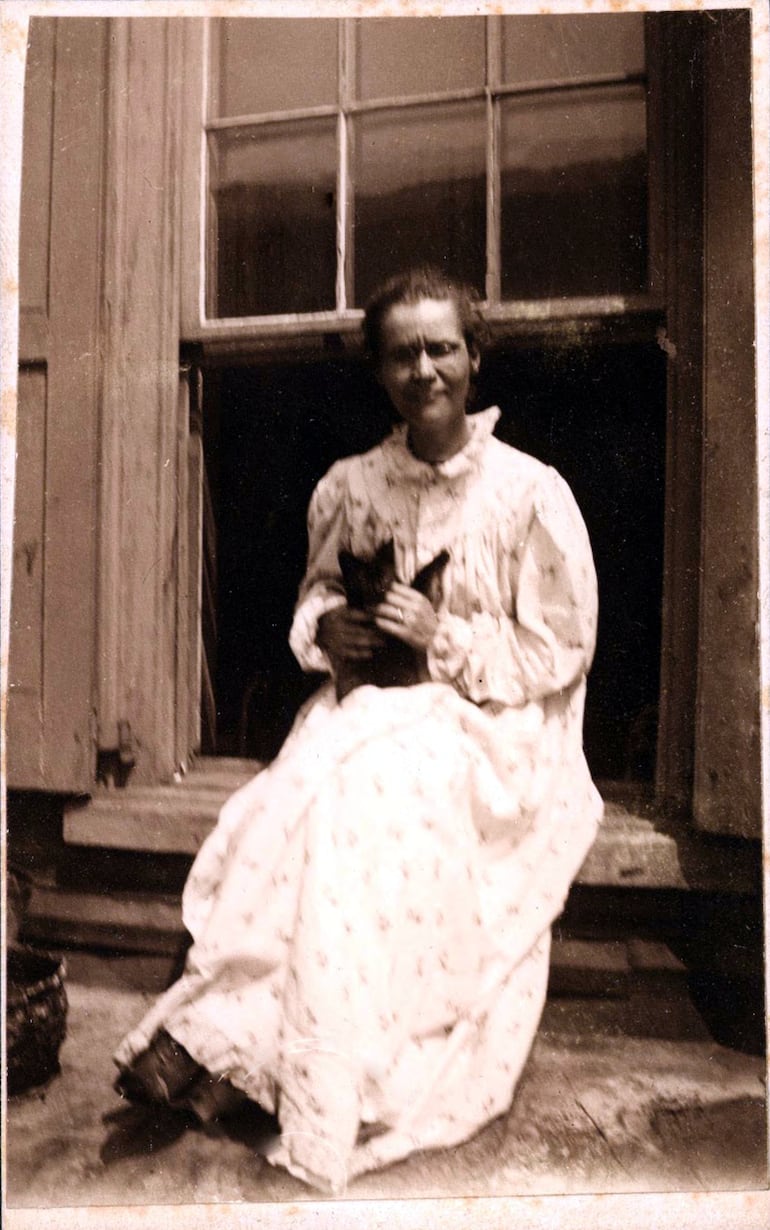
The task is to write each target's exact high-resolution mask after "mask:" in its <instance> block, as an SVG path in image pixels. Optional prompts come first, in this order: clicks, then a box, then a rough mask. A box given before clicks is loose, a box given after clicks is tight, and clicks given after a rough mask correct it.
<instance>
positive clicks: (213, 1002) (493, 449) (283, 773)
mask: <svg viewBox="0 0 770 1230" xmlns="http://www.w3.org/2000/svg"><path fill="white" fill-rule="evenodd" d="M497 416H498V411H497V410H496V409H491V410H487V411H484V412H483V413H481V414H478V415H474V416H472V417H471V418H469V426H470V429H471V434H470V440H469V443H468V445H467V446H466V447H465V449H463V450H462V452H461V453H458V454H456V455H455V456H454V457H452V458H450V459H449V461H447V462H444V463H439V464H438V465H435V466H431V465H428V464H426V463H423V462H420V461H418V460H417V459H416V458H414V457H413V456H412V454H411V453H410V452H409V450H408V447H407V443H406V437H405V433H404V430H403V429H399V428H397V429H396V431H395V432H394V433H393V435H392V436H391V437H390V438H389V439H388V440H387V441H385V443H384V444H383V445H381V446H379V447H378V448H376V449H374V450H372V452H370V453H368V454H365V455H363V456H361V457H353V458H348V459H346V460H344V461H341V462H338V463H337V464H336V465H335V466H334V467H332V469H331V471H330V472H329V473H328V474H327V476H326V477H325V478H324V479H323V480H322V481H321V483H320V484H319V486H318V488H317V489H316V492H315V494H314V496H313V500H312V502H311V508H310V512H309V538H310V545H309V559H308V569H307V574H306V577H305V580H304V582H303V586H302V589H301V593H300V599H299V602H298V606H297V610H296V614H295V620H294V624H293V627H292V632H291V644H292V647H293V649H294V652H295V653H296V655H297V657H298V658H299V660H300V662H301V663H302V665H303V666H305V667H306V668H307V669H314V670H318V669H329V664H328V662H326V660H325V658H324V655H323V654H322V653H321V651H320V650H319V648H318V647H317V646H316V644H315V630H316V625H317V620H318V618H319V616H320V614H321V613H322V612H323V611H324V610H328V609H330V608H331V607H332V606H334V605H336V604H339V603H340V602H342V601H344V596H343V593H342V589H341V582H340V577H339V569H338V565H337V552H338V550H339V549H340V547H342V546H344V547H346V548H348V549H349V550H351V551H353V552H354V553H355V554H357V555H368V554H371V553H373V551H374V550H375V549H376V547H377V546H379V545H380V544H381V543H382V542H383V541H385V540H386V539H388V538H391V537H392V538H393V539H394V541H395V544H396V561H397V566H398V570H399V575H401V576H411V575H413V573H414V572H415V571H417V569H418V568H420V567H421V566H422V565H423V564H425V563H426V562H427V561H428V560H429V559H431V558H433V556H434V555H436V554H437V553H438V551H440V550H441V549H442V548H444V547H446V548H447V549H448V550H449V552H450V556H451V559H450V563H449V565H448V566H447V569H446V571H445V574H444V581H443V600H442V604H441V607H440V610H439V630H438V634H437V636H436V638H435V640H434V643H433V646H432V648H431V651H430V654H429V667H430V674H431V682H428V683H424V684H420V685H418V686H416V687H412V688H389V689H382V690H380V689H377V688H374V687H368V686H365V687H360V688H357V689H356V690H355V691H353V692H351V693H350V694H349V695H348V696H347V697H346V698H345V699H344V700H343V701H342V702H341V703H339V704H338V703H337V702H336V700H335V696H334V689H333V685H332V684H331V683H329V684H327V685H326V686H324V687H323V688H322V689H321V690H320V692H318V693H317V694H316V696H315V697H313V698H311V700H310V701H309V702H308V703H307V705H306V706H305V708H304V709H303V711H302V712H301V713H300V714H299V716H298V718H297V720H296V722H295V725H294V728H293V730H292V732H291V734H290V735H289V738H288V739H287V741H286V743H285V744H284V747H283V749H282V750H281V753H280V755H279V756H278V758H277V759H276V760H275V761H274V762H273V763H272V764H271V765H270V766H268V768H267V769H265V770H264V771H263V772H262V773H260V774H259V775H258V776H257V777H255V778H254V779H253V780H252V781H251V782H250V783H248V784H247V785H246V786H245V787H243V789H241V790H240V791H238V792H237V793H236V794H235V795H234V796H233V797H232V798H231V799H229V800H228V802H227V803H226V804H225V806H224V808H223V810H222V813H221V815H220V819H219V822H218V824H217V827H216V828H215V830H214V831H213V832H212V834H211V835H210V836H209V838H208V839H207V841H206V842H205V843H204V845H203V847H202V849H201V851H200V853H199V855H198V858H197V859H196V862H195V864H194V866H193V869H192V871H191V874H190V877H189V879H188V882H187V885H186V888H185V892H184V898H183V911H184V920H185V924H186V926H187V927H188V929H189V931H190V933H191V935H192V937H193V941H194V942H193V945H192V947H191V949H190V952H189V954H188V959H187V965H186V969H185V972H184V974H183V976H182V978H181V979H180V980H179V981H178V982H177V983H176V984H175V985H174V986H173V987H172V988H171V989H170V990H169V991H168V992H166V994H165V995H163V996H162V997H161V998H160V999H159V1000H158V1002H157V1003H156V1004H155V1006H154V1007H153V1008H152V1009H151V1011H150V1012H149V1014H148V1015H147V1017H145V1019H144V1020H143V1021H142V1022H141V1023H140V1025H139V1026H138V1027H137V1028H136V1029H135V1030H134V1031H133V1032H132V1033H131V1034H130V1035H129V1036H128V1037H127V1038H126V1039H124V1041H123V1043H122V1044H121V1047H120V1049H119V1051H118V1053H117V1055H116V1059H117V1060H118V1062H120V1063H128V1062H130V1060H131V1059H132V1058H133V1057H134V1056H135V1055H136V1054H137V1053H138V1052H139V1051H141V1050H142V1049H143V1047H144V1046H146V1045H147V1043H148V1041H149V1039H150V1037H151V1036H152V1034H153V1032H154V1031H155V1029H157V1028H158V1027H159V1026H161V1025H163V1026H165V1028H166V1029H167V1030H168V1031H169V1032H170V1033H171V1034H172V1035H173V1036H174V1037H176V1038H177V1039H178V1040H179V1041H180V1042H181V1043H182V1044H183V1045H184V1046H185V1047H186V1049H187V1050H188V1051H189V1052H190V1053H191V1055H192V1056H193V1057H194V1058H195V1059H196V1060H197V1061H198V1062H199V1063H202V1064H203V1065H205V1066H206V1067H207V1068H208V1069H209V1070H210V1071H212V1072H214V1073H217V1074H222V1075H224V1076H227V1077H228V1078H229V1079H230V1080H231V1081H232V1083H233V1084H234V1085H236V1086H237V1087H238V1088H240V1089H243V1090H244V1091H245V1092H246V1093H247V1094H249V1096H250V1097H252V1098H253V1099H254V1100H255V1101H257V1102H259V1103H260V1104H261V1105H262V1106H264V1107H265V1108H266V1109H267V1110H270V1111H274V1112H275V1113H277V1115H278V1117H279V1120H280V1124H281V1137H280V1141H279V1143H278V1145H277V1147H276V1149H275V1150H274V1152H273V1153H272V1154H271V1155H270V1160H271V1161H273V1162H274V1163H275V1164H280V1165H283V1166H286V1167H287V1168H288V1169H289V1170H290V1171H292V1172H293V1173H294V1174H296V1175H299V1176H300V1177H301V1178H303V1179H305V1180H306V1181H307V1182H309V1183H311V1184H314V1185H316V1186H319V1187H322V1188H324V1189H326V1190H330V1191H332V1192H335V1193H340V1192H342V1191H343V1190H344V1188H345V1186H346V1184H347V1183H348V1181H349V1180H350V1179H351V1178H352V1177H354V1176H355V1175H356V1174H359V1173H361V1172H363V1171H365V1170H367V1169H371V1168H374V1167H377V1166H381V1165H384V1164H387V1163H388V1162H391V1161H394V1160H396V1159H398V1158H401V1157H404V1156H405V1155H407V1154H408V1153H410V1152H412V1151H413V1150H415V1149H420V1148H427V1147H436V1146H441V1145H451V1144H454V1143H457V1142H458V1141H461V1140H464V1139H467V1137H468V1136H470V1135H471V1134H472V1133H473V1132H474V1131H476V1130H477V1129H478V1128H479V1127H481V1126H482V1125H483V1124H484V1123H486V1122H488V1121H489V1120H490V1119H491V1118H493V1117H494V1116H495V1115H498V1114H500V1113H501V1112H502V1111H504V1110H505V1109H506V1108H507V1107H508V1106H509V1104H510V1102H511V1099H512V1096H513V1091H514V1088H515V1085H516V1081H517V1080H518V1077H519V1075H520V1073H521V1070H522V1067H523V1065H524V1063H525V1061H526V1058H527V1054H528V1052H529V1049H530V1046H531V1043H532V1040H533V1037H534V1034H535V1031H536V1029H537V1024H538V1020H539V1016H540V1013H541V1010H542V1006H543V1002H544V998H545V991H546V983H547V975H548V954H549V941H550V924H551V922H552V921H553V919H554V918H555V917H556V916H557V915H558V914H559V912H560V911H561V908H562V905H563V902H564V899H565V896H566V893H567V891H568V889H569V885H570V883H571V881H572V879H573V878H574V876H575V874H576V873H577V871H578V870H579V868H580V865H581V863H582V861H583V859H584V857H585V855H586V853H587V851H588V848H589V846H590V844H591V842H592V840H593V837H594V835H595V831H596V826H597V823H598V821H599V819H600V816H601V801H600V799H599V796H598V794H597V792H596V790H595V788H594V786H593V784H592V782H591V779H590V776H589V773H588V769H587V766H586V764H585V760H584V757H583V752H582V716H583V702H584V693H585V675H586V671H587V670H588V667H589V665H590V660H591V655H592V652H593V645H594V637H595V628H596V584H595V575H594V569H593V563H592V559H591V553H590V548H589V545H588V540H587V536H586V532H585V528H584V526H583V522H582V519H581V518H580V515H579V512H578V511H577V508H576V505H575V503H574V500H573V498H572V496H571V494H570V492H569V490H568V488H567V487H566V485H565V484H564V482H563V480H562V479H561V478H560V477H559V476H558V475H557V474H556V473H555V472H554V471H552V470H550V469H548V468H547V467H545V466H543V465H542V464H540V463H539V462H537V461H535V460H534V459H533V458H531V457H527V456H525V455H524V454H521V453H518V452H517V451H516V450H514V449H511V448H508V447H507V446H505V445H503V444H502V443H500V442H499V441H498V440H496V439H495V438H494V437H493V436H492V431H493V428H494V424H495V422H496V420H497Z"/></svg>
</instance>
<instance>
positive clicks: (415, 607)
mask: <svg viewBox="0 0 770 1230" xmlns="http://www.w3.org/2000/svg"><path fill="white" fill-rule="evenodd" d="M374 622H375V624H376V625H377V627H378V628H380V629H381V631H382V632H387V633H389V635H390V636H395V637H397V638H398V640H400V641H404V642H405V643H406V644H407V645H411V646H412V648H413V649H427V648H428V646H429V645H430V643H431V641H432V640H433V638H434V636H435V635H436V629H437V627H438V616H437V615H436V612H435V611H434V610H433V607H432V606H431V604H430V602H429V601H428V599H427V598H426V597H425V595H424V594H421V593H419V591H418V590H416V589H412V587H411V585H404V584H403V582H401V581H394V582H393V584H392V585H391V587H390V589H389V590H388V593H387V596H386V598H385V601H384V602H381V603H380V604H379V605H378V606H376V607H375V608H374Z"/></svg>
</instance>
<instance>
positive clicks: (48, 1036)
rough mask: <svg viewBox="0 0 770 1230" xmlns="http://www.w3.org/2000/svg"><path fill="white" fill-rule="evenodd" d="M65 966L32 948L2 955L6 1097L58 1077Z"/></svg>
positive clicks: (14, 949) (64, 1018)
mask: <svg viewBox="0 0 770 1230" xmlns="http://www.w3.org/2000/svg"><path fill="white" fill-rule="evenodd" d="M64 975H65V966H64V962H63V960H62V959H61V957H57V956H54V955H53V954H52V953H47V952H36V951H35V950H34V949H32V948H23V947H12V948H9V950H8V965H7V979H6V1003H7V1021H6V1039H7V1055H8V1094H9V1096H10V1097H13V1096H14V1095H15V1094H19V1093H23V1092H24V1090H25V1089H31V1088H32V1087H33V1086H35V1085H42V1084H43V1083H44V1082H45V1081H47V1080H50V1078H51V1077H52V1076H53V1075H54V1074H55V1073H56V1072H58V1071H59V1048H60V1047H61V1044H62V1042H63V1041H64V1037H65V1034H66V1032H67V992H66V989H65V986H64Z"/></svg>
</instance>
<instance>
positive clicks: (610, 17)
mask: <svg viewBox="0 0 770 1230" xmlns="http://www.w3.org/2000/svg"><path fill="white" fill-rule="evenodd" d="M642 72H644V14H643V13H602V14H595V13H594V14H588V15H584V16H582V17H575V16H564V15H558V16H556V15H553V16H546V17H528V16H527V17H504V18H503V81H504V82H505V83H506V84H508V85H518V84H522V83H523V82H529V83H536V82H538V81H554V80H556V81H561V80H564V79H566V80H571V79H572V78H575V77H589V76H592V75H596V74H604V73H625V74H628V73H642Z"/></svg>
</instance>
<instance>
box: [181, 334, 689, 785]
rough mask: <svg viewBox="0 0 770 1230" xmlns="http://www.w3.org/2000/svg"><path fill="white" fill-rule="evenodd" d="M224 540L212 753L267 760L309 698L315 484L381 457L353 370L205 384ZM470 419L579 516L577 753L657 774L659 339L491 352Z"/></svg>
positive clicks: (644, 775)
mask: <svg viewBox="0 0 770 1230" xmlns="http://www.w3.org/2000/svg"><path fill="white" fill-rule="evenodd" d="M204 386H205V389H206V401H205V409H204V421H205V424H206V450H207V461H208V467H209V473H210V477H211V483H212V496H213V502H214V515H215V520H216V527H217V578H218V581H217V594H216V603H217V621H216V627H217V643H216V647H215V653H214V654H213V655H212V657H213V658H214V667H213V681H214V694H215V699H216V731H215V733H213V734H212V736H211V743H212V744H213V746H210V747H208V748H207V749H205V750H208V751H215V752H216V753H218V754H222V755H238V754H240V755H251V756H256V757H258V758H260V759H267V758H269V757H271V756H272V755H274V754H275V752H276V751H277V750H278V748H279V747H280V744H281V742H282V740H283V738H284V737H285V735H286V733H287V731H288V729H289V727H290V724H291V721H292V720H293V717H294V714H295V713H296V710H297V708H298V706H299V705H300V704H301V702H302V700H303V699H304V698H305V697H306V696H307V695H308V694H309V693H310V691H311V690H312V689H313V687H315V686H317V684H318V682H320V680H319V678H318V677H310V678H308V677H306V676H304V675H303V674H302V672H301V671H300V669H299V667H298V666H297V664H296V662H295V661H294V659H293V656H292V654H291V651H290V650H289V648H288V644H287V637H288V630H289V626H290V623H291V618H292V611H293V606H294V602H295V599H296V594H297V587H298V585H299V582H300V579H301V577H302V572H303V568H304V563H305V552H306V546H307V540H306V532H305V515H306V511H307V505H308V501H309V499H310V495H311V492H312V490H313V487H314V485H315V483H316V482H317V481H318V479H319V478H320V477H321V475H322V474H323V473H325V471H326V470H327V469H328V467H329V466H330V465H331V464H332V462H333V461H335V460H336V459H337V458H338V457H342V456H345V455H348V454H350V453H354V452H359V451H362V450H363V449H366V448H369V447H371V446H373V445H374V444H376V443H377V442H378V440H380V439H382V437H383V436H384V435H385V434H386V433H387V431H388V430H389V424H390V415H389V411H388V408H387V406H386V405H385V404H384V402H383V400H382V398H381V396H380V394H379V392H378V390H377V389H376V387H375V386H374V384H373V382H372V380H371V378H370V376H369V373H368V372H367V370H366V369H365V368H364V367H363V365H362V364H361V363H359V362H357V361H354V360H344V359H340V360H325V361H323V362H321V361H318V362H308V363H302V364H300V363H271V364H267V365H260V366H253V367H239V368H236V367H233V368H223V369H220V370H214V371H211V372H208V373H207V374H206V376H205V379H204ZM478 402H479V404H480V405H489V404H492V403H497V404H498V405H499V406H500V408H501V410H502V417H501V420H500V423H499V425H498V428H497V435H498V436H499V437H500V438H501V439H503V440H505V441H506V442H507V443H510V444H513V445H514V446H516V447H517V448H522V449H524V450H525V451H527V452H530V453H533V454H534V455H535V456H537V457H539V458H540V459H541V460H543V461H545V462H547V463H549V464H552V465H554V466H555V467H556V468H557V469H558V470H559V471H560V472H561V473H562V474H563V475H564V477H565V478H566V479H567V481H568V482H569V484H570V486H571V487H572V490H573V491H574V493H575V496H576V498H577V500H578V503H579V505H580V507H581V510H582V512H583V515H584V517H585V520H586V523H587V525H588V530H589V533H590V536H591V541H592V544H593V549H594V555H595V559H596V566H597V572H598V576H599V591H600V603H601V614H600V626H599V639H598V645H597V651H596V657H595V661H594V666H593V670H592V672H591V677H590V680H589V686H588V701H587V707H586V719H585V743H586V752H587V755H588V759H589V762H590V764H591V768H592V771H593V773H594V775H595V776H596V777H597V778H599V779H626V780H637V781H650V780H652V778H653V777H654V770H655V738H656V730H657V701H658V690H659V660H660V622H661V594H662V570H663V523H664V445H665V356H664V355H663V353H662V351H661V350H660V349H659V348H658V347H657V345H655V344H654V343H645V344H627V345H618V344H615V345H613V344H608V343H601V344H579V345H566V344H562V345H556V346H552V347H543V346H540V347H538V348H537V349H534V348H533V349H526V348H522V347H521V346H517V347H512V348H507V349H506V348H498V349H497V350H496V351H493V352H491V353H490V354H488V355H487V356H486V359H485V364H484V373H483V378H482V381H481V383H480V387H479V389H478Z"/></svg>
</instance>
